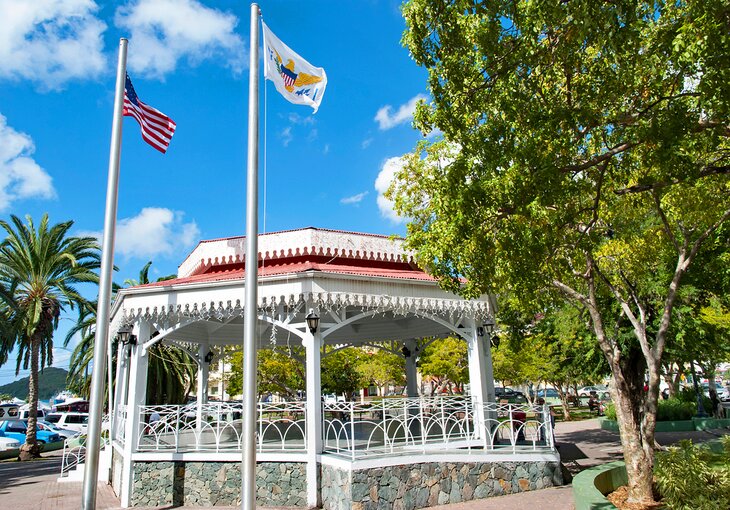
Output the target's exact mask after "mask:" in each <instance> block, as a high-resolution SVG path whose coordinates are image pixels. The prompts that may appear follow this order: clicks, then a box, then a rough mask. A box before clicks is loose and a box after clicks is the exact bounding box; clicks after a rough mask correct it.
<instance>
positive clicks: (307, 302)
mask: <svg viewBox="0 0 730 510" xmlns="http://www.w3.org/2000/svg"><path fill="white" fill-rule="evenodd" d="M301 305H304V307H305V309H307V308H318V309H320V310H334V311H338V310H340V309H341V308H343V307H356V308H361V309H363V310H374V311H376V312H392V313H394V314H396V315H407V314H410V313H414V314H430V315H434V316H445V317H456V316H460V317H473V318H475V319H483V318H485V317H487V316H489V315H492V313H493V312H492V310H491V309H490V308H491V307H490V305H489V302H488V301H467V300H463V299H434V298H410V297H391V296H386V295H374V294H354V293H330V292H327V293H322V292H320V293H316V294H315V293H311V292H310V293H308V294H307V295H306V296H305V294H299V296H295V295H294V294H290V295H289V296H288V297H287V296H283V295H282V296H271V297H262V298H261V299H260V300H259V306H258V310H259V312H260V313H261V314H262V315H264V316H268V315H270V316H275V315H276V314H278V313H279V312H280V310H281V307H284V308H286V309H290V310H291V309H294V308H297V307H299V306H301ZM236 316H243V306H242V304H241V301H240V300H239V299H237V300H236V301H235V304H234V303H233V302H232V301H231V300H228V301H226V302H225V304H224V302H223V301H220V302H218V303H216V302H214V301H211V302H209V303H208V302H199V303H198V302H195V303H185V304H178V305H162V306H160V307H156V306H155V307H152V309H150V308H149V307H147V308H145V309H144V310H143V309H142V308H137V309H126V308H123V309H122V313H121V314H119V320H118V321H115V323H116V327H114V324H113V329H112V331H116V330H117V329H118V328H119V326H121V325H122V324H123V323H127V324H129V323H133V322H136V321H141V320H145V321H153V322H157V323H166V324H175V323H177V322H179V321H181V320H185V321H187V320H190V319H193V320H201V321H205V320H226V319H228V318H231V317H236Z"/></svg>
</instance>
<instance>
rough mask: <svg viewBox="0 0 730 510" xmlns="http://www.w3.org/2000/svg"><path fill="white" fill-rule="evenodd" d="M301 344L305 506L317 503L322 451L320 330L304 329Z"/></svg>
mask: <svg viewBox="0 0 730 510" xmlns="http://www.w3.org/2000/svg"><path fill="white" fill-rule="evenodd" d="M302 344H303V345H304V348H305V350H306V356H307V358H306V376H307V404H306V405H307V407H306V427H307V428H306V431H307V506H309V507H310V508H313V507H317V506H319V505H318V499H319V498H318V494H317V493H318V485H319V484H318V482H317V472H318V468H317V456H318V455H319V454H320V453H322V377H321V371H320V370H321V360H322V331H321V328H318V329H317V331H315V332H314V333H310V332H309V329H307V330H306V334H305V336H304V340H302Z"/></svg>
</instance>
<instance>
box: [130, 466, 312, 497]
mask: <svg viewBox="0 0 730 510" xmlns="http://www.w3.org/2000/svg"><path fill="white" fill-rule="evenodd" d="M306 501H307V476H306V464H303V463H299V462H260V463H258V464H257V465H256V503H257V505H262V506H299V507H304V506H306ZM240 503H241V464H240V462H135V463H134V488H133V490H132V502H131V504H132V506H168V505H172V506H214V505H223V506H237V505H240Z"/></svg>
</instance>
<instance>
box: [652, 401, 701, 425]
mask: <svg viewBox="0 0 730 510" xmlns="http://www.w3.org/2000/svg"><path fill="white" fill-rule="evenodd" d="M696 413H697V404H696V403H694V402H686V401H683V400H680V399H678V398H670V399H668V400H661V401H660V402H659V408H658V409H657V415H656V419H657V421H680V420H691V419H692V417H693V416H694V415H695V414H696Z"/></svg>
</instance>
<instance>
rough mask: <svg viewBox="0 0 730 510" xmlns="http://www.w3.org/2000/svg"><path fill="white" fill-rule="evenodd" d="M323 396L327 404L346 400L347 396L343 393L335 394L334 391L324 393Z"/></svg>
mask: <svg viewBox="0 0 730 510" xmlns="http://www.w3.org/2000/svg"><path fill="white" fill-rule="evenodd" d="M322 398H323V399H324V403H325V404H337V403H340V402H344V401H345V397H343V396H342V395H335V394H334V393H329V394H327V395H324V396H323V397H322Z"/></svg>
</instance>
